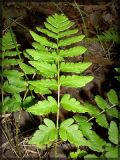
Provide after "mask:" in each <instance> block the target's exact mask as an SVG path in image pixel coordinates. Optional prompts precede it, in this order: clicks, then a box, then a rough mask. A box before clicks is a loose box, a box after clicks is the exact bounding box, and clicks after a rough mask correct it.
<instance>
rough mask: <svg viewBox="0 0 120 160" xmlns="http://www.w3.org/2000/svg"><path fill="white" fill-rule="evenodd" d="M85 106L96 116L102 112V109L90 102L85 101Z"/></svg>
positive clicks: (87, 110)
mask: <svg viewBox="0 0 120 160" xmlns="http://www.w3.org/2000/svg"><path fill="white" fill-rule="evenodd" d="M84 108H85V109H86V112H88V113H89V114H90V115H92V116H94V117H96V116H97V115H98V114H99V113H100V110H99V109H98V108H97V107H95V106H93V105H92V104H90V103H84Z"/></svg>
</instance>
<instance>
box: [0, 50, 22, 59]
mask: <svg viewBox="0 0 120 160" xmlns="http://www.w3.org/2000/svg"><path fill="white" fill-rule="evenodd" d="M19 53H20V54H21V53H22V52H19ZM2 54H3V55H4V57H12V56H16V55H18V53H17V52H16V51H6V52H4V53H2ZM2 54H0V58H1V57H2Z"/></svg>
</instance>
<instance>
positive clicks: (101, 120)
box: [96, 114, 109, 129]
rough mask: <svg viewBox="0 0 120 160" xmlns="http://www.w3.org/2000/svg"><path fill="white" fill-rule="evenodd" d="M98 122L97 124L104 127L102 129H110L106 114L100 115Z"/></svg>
mask: <svg viewBox="0 0 120 160" xmlns="http://www.w3.org/2000/svg"><path fill="white" fill-rule="evenodd" d="M96 122H97V123H98V124H99V125H100V126H102V127H104V128H107V129H108V127H109V124H108V121H107V118H106V116H105V114H101V115H99V116H98V117H97V118H96Z"/></svg>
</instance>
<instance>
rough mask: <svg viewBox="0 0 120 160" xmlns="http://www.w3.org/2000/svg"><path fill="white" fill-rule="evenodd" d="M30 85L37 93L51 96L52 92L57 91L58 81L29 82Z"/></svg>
mask: <svg viewBox="0 0 120 160" xmlns="http://www.w3.org/2000/svg"><path fill="white" fill-rule="evenodd" d="M28 83H29V84H30V85H31V86H33V89H34V90H35V92H37V91H38V93H41V94H49V93H51V91H50V90H57V86H58V85H57V81H56V80H55V79H51V80H50V79H42V80H35V81H28Z"/></svg>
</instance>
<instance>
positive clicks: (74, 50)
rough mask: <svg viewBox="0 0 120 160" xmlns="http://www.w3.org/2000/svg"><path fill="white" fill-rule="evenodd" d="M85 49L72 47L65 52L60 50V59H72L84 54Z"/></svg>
mask: <svg viewBox="0 0 120 160" xmlns="http://www.w3.org/2000/svg"><path fill="white" fill-rule="evenodd" d="M86 50H87V49H86V48H85V47H83V46H77V47H73V48H70V49H67V50H60V56H62V57H74V56H78V55H81V54H83V53H85V51H86Z"/></svg>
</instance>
